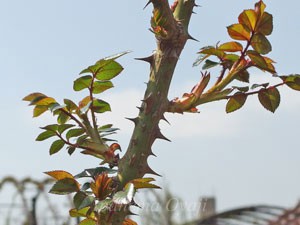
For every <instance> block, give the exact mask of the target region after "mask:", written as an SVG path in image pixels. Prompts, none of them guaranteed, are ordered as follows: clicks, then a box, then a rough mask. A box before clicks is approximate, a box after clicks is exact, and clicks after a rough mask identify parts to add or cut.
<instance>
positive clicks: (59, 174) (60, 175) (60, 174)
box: [45, 170, 74, 180]
mask: <svg viewBox="0 0 300 225" xmlns="http://www.w3.org/2000/svg"><path fill="white" fill-rule="evenodd" d="M45 174H47V175H49V176H50V177H53V178H54V179H55V180H62V179H65V178H71V179H74V177H73V175H72V174H70V173H69V172H66V171H63V170H54V171H49V172H45Z"/></svg>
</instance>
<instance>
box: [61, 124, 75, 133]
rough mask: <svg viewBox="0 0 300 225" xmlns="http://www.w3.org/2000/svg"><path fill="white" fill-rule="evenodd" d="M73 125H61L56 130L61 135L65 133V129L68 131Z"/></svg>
mask: <svg viewBox="0 0 300 225" xmlns="http://www.w3.org/2000/svg"><path fill="white" fill-rule="evenodd" d="M74 126H75V125H74V124H62V125H59V126H58V128H57V131H58V133H60V134H62V133H63V132H65V131H66V130H67V129H70V128H71V127H74Z"/></svg>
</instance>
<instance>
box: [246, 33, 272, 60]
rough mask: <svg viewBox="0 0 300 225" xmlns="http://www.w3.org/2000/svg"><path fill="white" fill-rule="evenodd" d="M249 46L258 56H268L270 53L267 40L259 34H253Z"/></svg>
mask: <svg viewBox="0 0 300 225" xmlns="http://www.w3.org/2000/svg"><path fill="white" fill-rule="evenodd" d="M251 46H252V47H253V49H254V50H255V51H257V52H258V53H259V54H263V55H265V54H268V53H269V52H271V51H272V45H271V43H270V42H269V40H268V39H267V38H266V37H265V36H264V35H263V34H261V33H257V34H254V35H253V37H252V39H251Z"/></svg>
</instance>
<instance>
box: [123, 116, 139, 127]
mask: <svg viewBox="0 0 300 225" xmlns="http://www.w3.org/2000/svg"><path fill="white" fill-rule="evenodd" d="M125 119H127V120H130V121H132V122H133V123H134V124H135V125H137V123H138V122H139V118H138V117H135V118H127V117H126V118H125Z"/></svg>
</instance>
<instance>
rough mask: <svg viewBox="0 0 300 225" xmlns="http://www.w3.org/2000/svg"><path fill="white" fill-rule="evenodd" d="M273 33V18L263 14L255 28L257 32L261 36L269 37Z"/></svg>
mask: <svg viewBox="0 0 300 225" xmlns="http://www.w3.org/2000/svg"><path fill="white" fill-rule="evenodd" d="M272 31H273V16H272V15H271V14H270V13H267V12H265V13H264V14H263V16H262V18H261V19H260V21H259V24H258V26H257V32H258V33H262V34H263V35H266V36H267V35H270V34H271V33H272Z"/></svg>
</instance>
